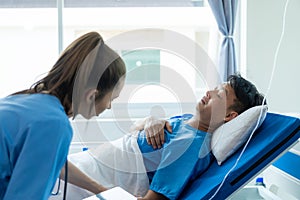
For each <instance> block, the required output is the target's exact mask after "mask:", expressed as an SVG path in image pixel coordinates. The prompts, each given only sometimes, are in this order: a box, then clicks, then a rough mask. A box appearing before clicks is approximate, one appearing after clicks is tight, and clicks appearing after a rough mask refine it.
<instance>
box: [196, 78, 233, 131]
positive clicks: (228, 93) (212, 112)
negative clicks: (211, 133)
mask: <svg viewBox="0 0 300 200" xmlns="http://www.w3.org/2000/svg"><path fill="white" fill-rule="evenodd" d="M234 99H236V95H235V93H234V90H233V88H232V87H231V86H230V84H229V83H227V82H226V83H223V84H221V85H219V86H217V87H215V88H214V89H213V90H209V91H207V92H206V95H205V96H204V97H202V99H201V100H200V102H198V105H197V110H198V112H199V115H200V121H201V122H202V123H205V124H207V126H208V127H211V128H213V129H215V128H217V127H218V126H220V125H221V124H223V123H224V120H225V117H226V116H227V115H228V113H229V112H230V110H229V109H228V108H229V107H230V106H231V105H233V103H234Z"/></svg>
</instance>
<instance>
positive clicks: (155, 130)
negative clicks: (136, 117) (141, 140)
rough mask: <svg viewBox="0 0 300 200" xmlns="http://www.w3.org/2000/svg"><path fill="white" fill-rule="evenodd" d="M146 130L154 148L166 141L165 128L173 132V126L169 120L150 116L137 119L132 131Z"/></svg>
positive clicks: (150, 143)
mask: <svg viewBox="0 0 300 200" xmlns="http://www.w3.org/2000/svg"><path fill="white" fill-rule="evenodd" d="M143 129H144V130H145V133H146V139H147V142H148V144H149V145H152V147H153V148H154V149H156V148H161V147H162V145H163V144H164V142H165V134H164V129H166V130H167V131H169V132H170V133H171V132H172V126H171V125H170V123H169V122H168V121H167V120H164V119H157V118H155V117H152V116H149V117H146V118H144V119H143V120H141V121H137V122H136V123H135V124H134V126H133V127H132V129H131V130H132V131H137V130H138V131H140V130H143Z"/></svg>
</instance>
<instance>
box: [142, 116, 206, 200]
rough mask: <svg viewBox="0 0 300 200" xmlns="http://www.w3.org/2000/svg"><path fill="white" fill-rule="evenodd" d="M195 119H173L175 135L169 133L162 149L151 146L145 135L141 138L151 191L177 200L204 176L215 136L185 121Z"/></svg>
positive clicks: (187, 117)
mask: <svg viewBox="0 0 300 200" xmlns="http://www.w3.org/2000/svg"><path fill="white" fill-rule="evenodd" d="M191 117H192V115H183V116H176V117H172V118H170V120H169V122H170V124H171V125H172V131H173V132H172V133H169V132H167V131H166V130H165V140H166V141H165V144H164V145H163V148H161V149H156V150H155V149H153V148H152V146H150V145H148V143H147V140H146V137H145V132H144V131H141V132H140V133H139V136H138V139H137V141H138V145H139V148H140V150H141V152H142V154H143V159H144V165H145V167H146V170H147V172H148V177H149V180H150V190H153V191H155V192H158V193H161V194H163V195H164V196H166V197H168V198H169V199H176V198H178V196H179V195H180V193H181V191H182V190H183V189H184V187H185V186H186V184H187V183H188V182H189V181H191V180H193V179H194V178H196V177H197V176H198V175H200V174H201V173H202V172H204V171H205V170H206V169H207V168H208V166H209V164H210V162H211V160H212V154H211V151H210V141H211V134H210V133H206V132H203V131H200V130H197V129H195V128H193V127H191V126H189V125H187V124H185V122H184V121H185V120H187V119H189V118H191Z"/></svg>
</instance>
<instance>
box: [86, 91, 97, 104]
mask: <svg viewBox="0 0 300 200" xmlns="http://www.w3.org/2000/svg"><path fill="white" fill-rule="evenodd" d="M85 94H86V96H85V100H86V102H87V103H89V104H90V103H92V102H94V101H95V97H96V95H97V94H98V90H97V89H89V90H88V91H87V92H86V93H85Z"/></svg>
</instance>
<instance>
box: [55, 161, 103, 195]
mask: <svg viewBox="0 0 300 200" xmlns="http://www.w3.org/2000/svg"><path fill="white" fill-rule="evenodd" d="M60 177H61V179H64V178H65V167H63V168H62V170H61V173H60ZM67 181H68V182H69V183H72V184H74V185H76V186H78V187H81V188H83V189H86V190H89V191H91V192H93V193H95V194H98V193H100V192H103V191H105V190H107V188H105V187H103V186H102V185H100V184H98V183H97V182H96V181H95V180H93V179H91V178H90V177H89V176H87V175H86V174H85V173H83V172H82V171H80V169H78V168H77V167H76V166H75V165H73V164H72V163H71V162H69V161H68V180H67Z"/></svg>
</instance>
